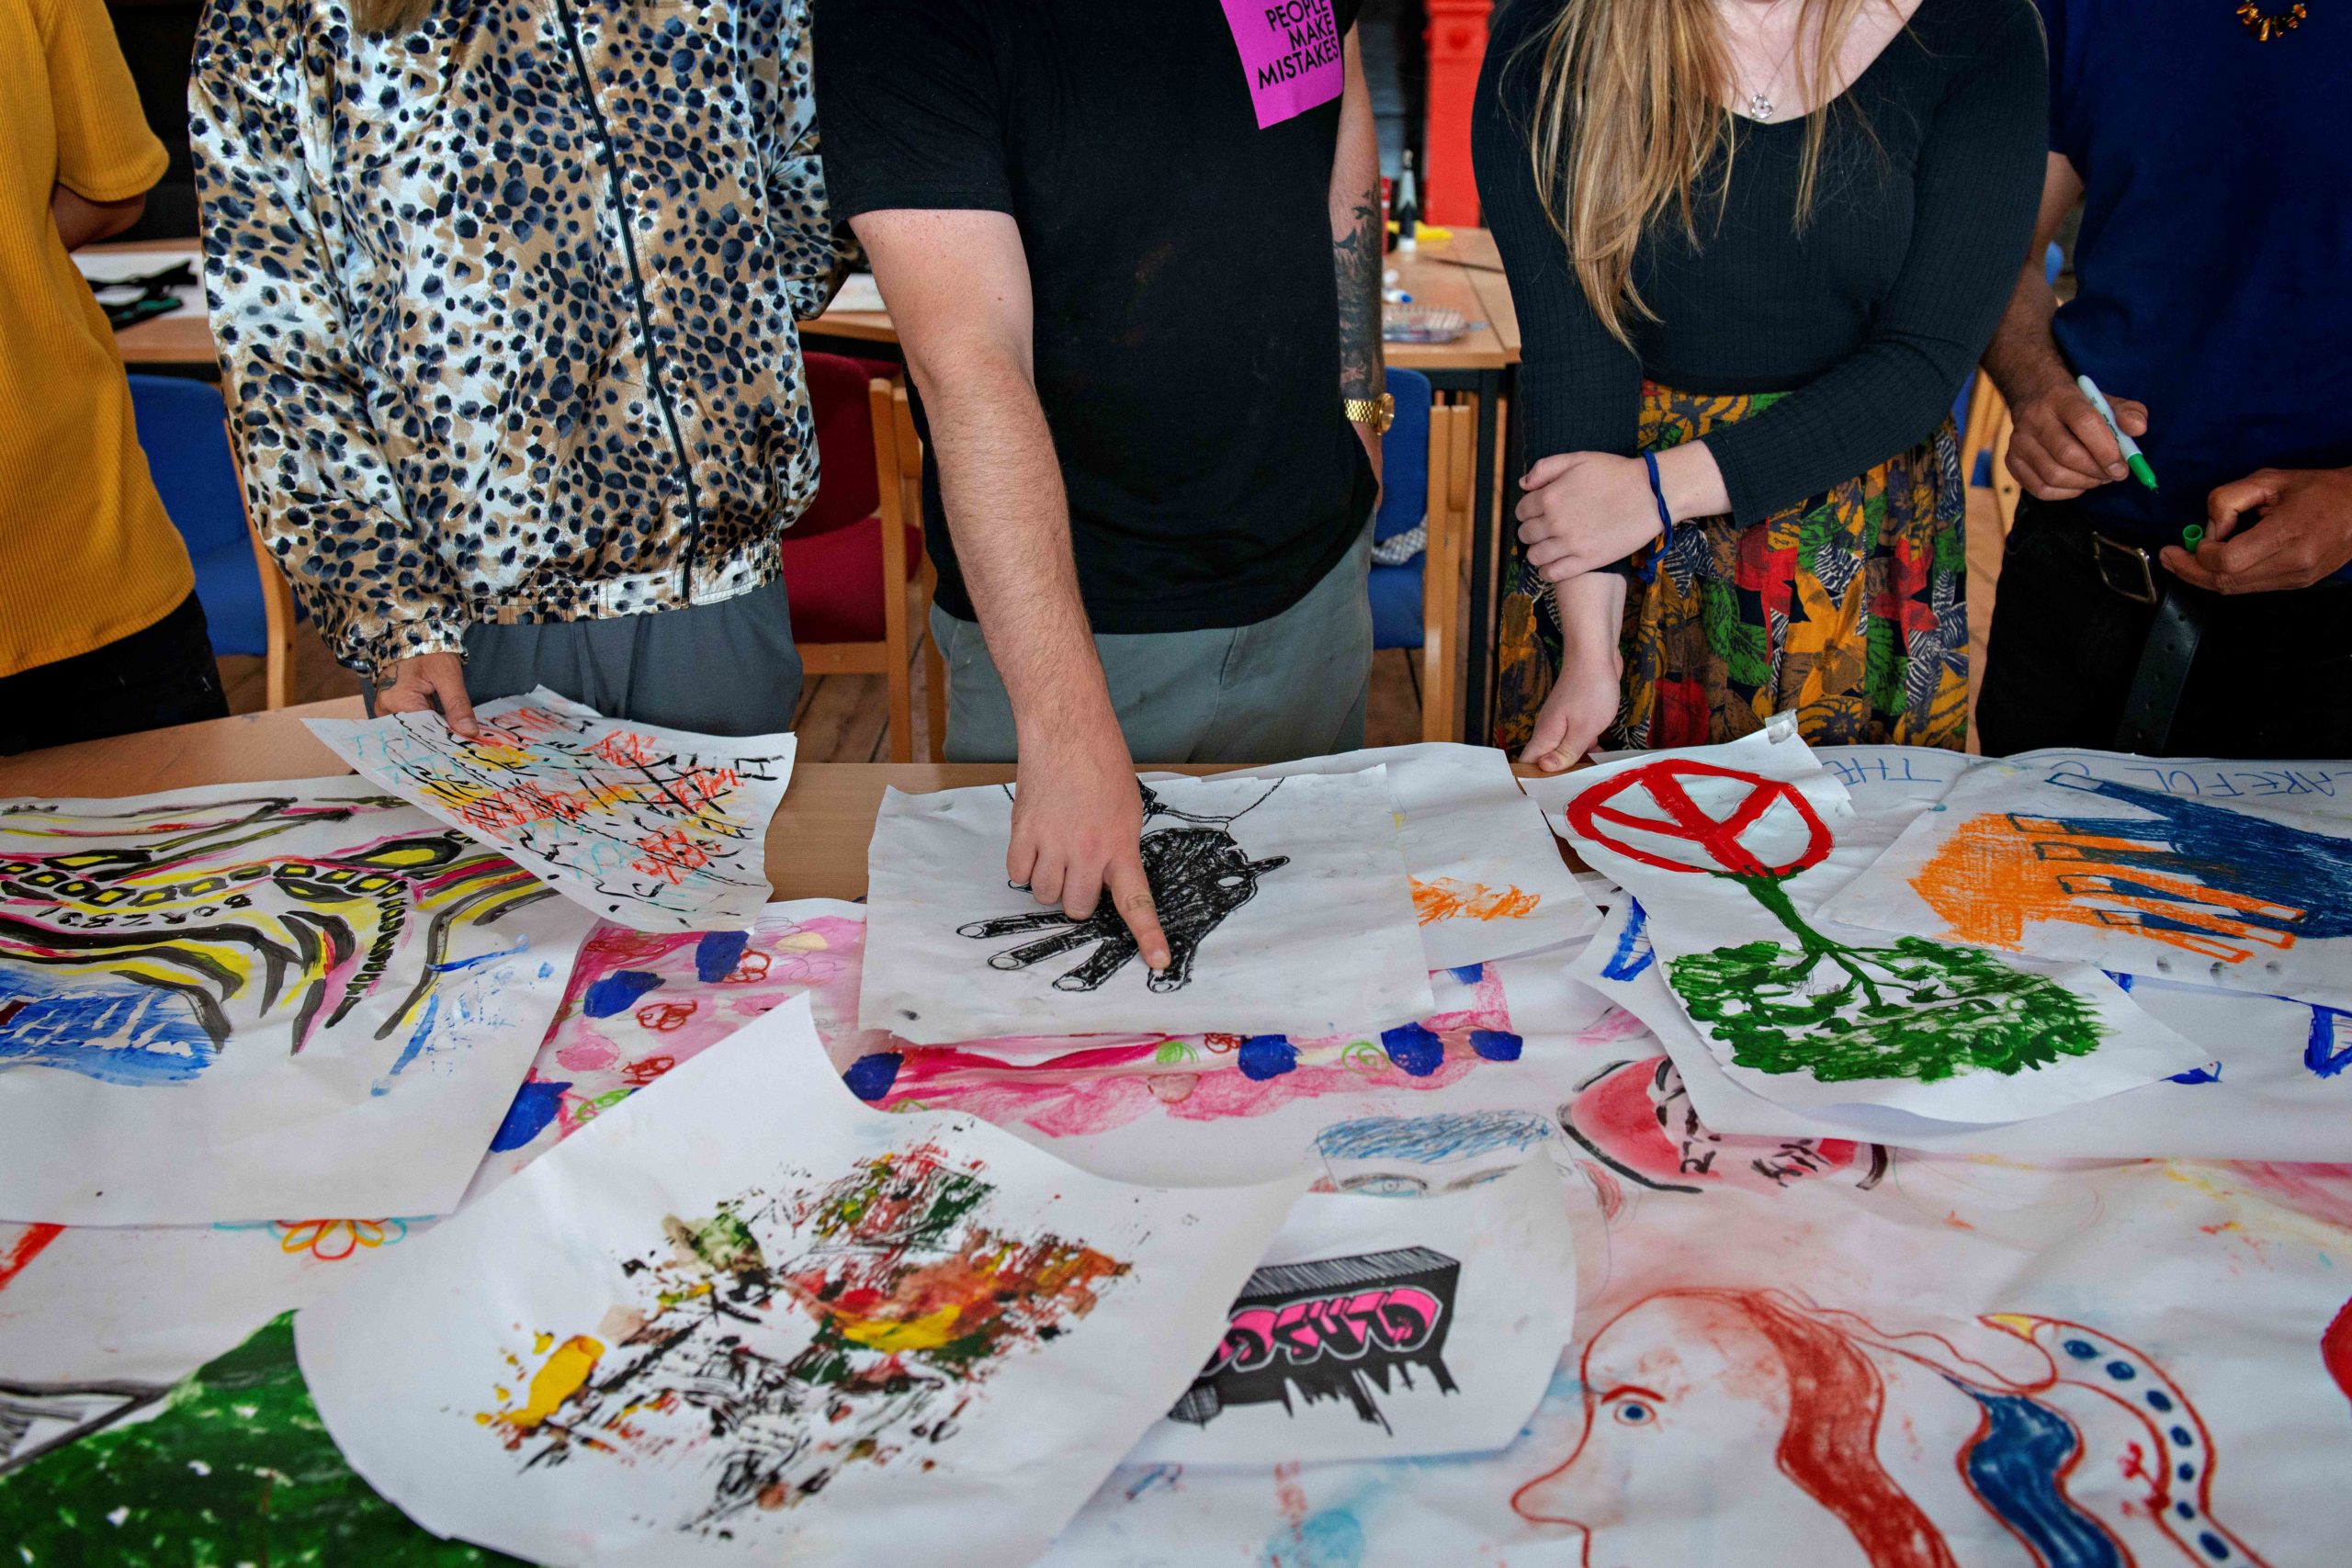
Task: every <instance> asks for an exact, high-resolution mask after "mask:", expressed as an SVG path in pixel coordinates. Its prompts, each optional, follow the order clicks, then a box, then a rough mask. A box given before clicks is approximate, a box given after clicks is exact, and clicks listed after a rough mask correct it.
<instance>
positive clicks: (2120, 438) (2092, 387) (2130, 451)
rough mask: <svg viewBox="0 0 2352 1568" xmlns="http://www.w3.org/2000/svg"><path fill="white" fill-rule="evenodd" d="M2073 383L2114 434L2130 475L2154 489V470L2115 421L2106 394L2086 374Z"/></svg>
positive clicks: (2111, 433) (2137, 444)
mask: <svg viewBox="0 0 2352 1568" xmlns="http://www.w3.org/2000/svg"><path fill="white" fill-rule="evenodd" d="M2075 386H2077V387H2080V388H2081V389H2083V396H2085V397H2086V398H2088V399H2089V400H2091V407H2093V408H2095V409H2097V410H2098V416H2099V418H2101V419H2103V420H2105V421H2107V430H2108V434H2110V435H2112V436H2114V437H2115V444H2116V446H2120V447H2121V448H2122V450H2123V462H2124V466H2125V467H2126V468H2130V469H2131V477H2132V478H2133V479H2138V480H2139V481H2140V482H2141V483H2142V484H2143V485H2146V486H2147V487H2148V488H2149V489H2150V490H2154V489H2155V488H2156V471H2155V470H2154V468H2150V467H2148V459H2146V458H2145V457H2142V456H2140V444H2139V443H2138V442H2136V441H2134V440H2132V439H2131V437H2130V436H2128V435H2126V434H2123V427H2122V426H2121V425H2120V424H2118V423H2115V411H2114V410H2113V409H2111V408H2109V407H2108V406H2107V394H2106V393H2104V392H2102V391H2100V390H2099V389H2098V382H2096V381H2094V380H2092V379H2091V378H2089V377H2087V376H2077V377H2075Z"/></svg>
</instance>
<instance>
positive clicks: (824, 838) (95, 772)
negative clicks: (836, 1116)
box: [0, 697, 1532, 898]
mask: <svg viewBox="0 0 2352 1568" xmlns="http://www.w3.org/2000/svg"><path fill="white" fill-rule="evenodd" d="M361 716H362V714H361V711H360V705H359V699H358V698H357V697H341V698H338V699H336V700H335V701H334V702H328V703H309V704H305V705H302V706H300V707H289V708H279V709H277V711H275V712H271V713H253V714H243V715H240V716H237V717H234V718H215V719H208V720H206V721H205V722H203V723H201V724H183V725H180V726H177V727H176V728H170V729H151V730H147V731H145V732H143V733H141V734H138V735H123V736H118V737H116V738H115V739H111V740H85V741H83V742H81V743H80V744H78V745H74V746H58V747H52V748H51V749H50V750H45V751H27V752H24V753H22V754H21V755H18V756H15V757H0V801H5V800H10V799H17V798H22V797H31V796H41V797H47V798H51V799H57V798H74V797H80V796H89V797H92V798H96V799H106V798H108V797H112V796H117V795H152V794H156V793H159V792H161V791H164V790H173V789H192V788H194V787H196V786H197V785H198V784H268V783H275V782H277V781H278V780H282V779H324V778H338V777H342V776H345V775H346V774H348V773H350V772H351V770H350V769H349V768H348V767H346V766H345V765H344V761H343V759H342V758H340V757H338V756H336V755H335V754H334V752H332V751H330V750H327V749H326V748H325V747H324V746H322V745H321V744H319V742H318V741H317V740H316V739H313V738H312V736H311V732H310V731H309V730H308V729H306V728H303V726H302V720H304V719H305V718H358V717H361ZM1238 765H1239V764H1235V763H1227V764H1217V765H1208V766H1189V767H1179V768H1173V769H1167V770H1162V771H1166V772H1175V773H1219V772H1222V771H1223V770H1224V768H1226V767H1229V766H1238ZM1522 771H1523V772H1532V770H1522ZM1011 780H1012V768H1011V767H1009V766H1005V765H1002V764H998V763H989V762H809V763H806V764H804V765H802V766H800V767H797V768H795V769H793V771H792V783H791V784H790V786H789V787H788V788H786V791H785V795H784V804H783V806H781V807H778V808H777V810H776V814H775V822H774V823H773V824H772V825H771V826H770V827H769V829H768V853H767V873H768V885H769V886H771V887H773V888H774V889H775V897H778V898H863V897H865V847H866V844H867V842H868V841H869V840H872V838H873V837H874V818H875V814H876V812H878V811H879V810H881V808H882V792H883V790H884V789H885V788H896V789H899V790H903V791H905V792H907V793H908V794H910V795H920V794H922V793H924V792H926V791H930V790H939V789H963V788H967V787H969V786H970V785H973V784H1006V783H1009V782H1011Z"/></svg>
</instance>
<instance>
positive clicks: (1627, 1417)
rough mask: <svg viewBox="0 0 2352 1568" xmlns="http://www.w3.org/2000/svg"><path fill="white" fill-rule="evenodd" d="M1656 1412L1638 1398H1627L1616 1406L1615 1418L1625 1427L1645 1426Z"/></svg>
mask: <svg viewBox="0 0 2352 1568" xmlns="http://www.w3.org/2000/svg"><path fill="white" fill-rule="evenodd" d="M1655 1416H1657V1412H1656V1411H1655V1410H1652V1409H1651V1408H1650V1407H1649V1406H1648V1405H1646V1404H1643V1403H1642V1402H1641V1401H1640V1400H1638V1399H1629V1400H1627V1401H1625V1402H1624V1403H1623V1404H1620V1405H1619V1406H1617V1419H1618V1421H1619V1422H1620V1423H1621V1424H1622V1425H1624V1426H1627V1427H1646V1426H1648V1425H1649V1424H1650V1422H1651V1420H1652V1419H1653V1418H1654V1417H1655Z"/></svg>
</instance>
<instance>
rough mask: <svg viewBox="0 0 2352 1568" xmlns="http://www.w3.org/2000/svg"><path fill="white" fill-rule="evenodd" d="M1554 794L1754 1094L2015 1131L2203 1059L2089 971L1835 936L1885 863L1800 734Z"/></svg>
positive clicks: (1605, 775) (1609, 773) (1687, 754)
mask: <svg viewBox="0 0 2352 1568" xmlns="http://www.w3.org/2000/svg"><path fill="white" fill-rule="evenodd" d="M1542 790H1543V793H1544V797H1545V798H1546V799H1547V800H1549V801H1552V802H1554V803H1555V805H1556V807H1557V808H1558V809H1559V810H1561V811H1562V812H1563V814H1564V815H1563V820H1564V821H1565V824H1566V828H1567V830H1568V832H1569V834H1570V837H1571V840H1572V841H1573V842H1574V843H1575V844H1576V846H1577V852H1579V853H1580V854H1582V855H1583V856H1584V858H1585V859H1586V861H1587V862H1588V863H1590V864H1592V865H1593V866H1595V867H1597V868H1598V869H1600V871H1602V872H1603V873H1605V874H1608V875H1610V876H1611V877H1612V878H1613V879H1615V880H1616V881H1617V882H1619V883H1620V884H1622V885H1623V886H1625V887H1626V888H1627V889H1629V890H1630V891H1631V892H1632V893H1633V894H1634V896H1635V897H1639V898H1640V899H1641V901H1642V904H1643V907H1644V908H1645V909H1647V910H1648V912H1649V917H1650V923H1651V929H1650V937H1651V941H1652V942H1653V943H1655V944H1656V946H1657V951H1658V953H1660V955H1661V957H1662V958H1663V959H1664V960H1665V963H1666V966H1667V973H1668V976H1669V977H1670V981H1671V985H1672V988H1673V990H1674V992H1675V996H1676V1000H1677V1001H1678V1003H1679V1004H1680V1006H1681V1008H1682V1010H1683V1011H1684V1012H1685V1013H1687V1014H1689V1015H1690V1016H1691V1018H1692V1019H1693V1020H1694V1021H1697V1022H1699V1023H1700V1025H1701V1028H1700V1032H1701V1033H1702V1035H1704V1036H1705V1037H1706V1038H1707V1039H1708V1041H1709V1043H1710V1048H1711V1049H1713V1051H1714V1052H1715V1054H1716V1056H1717V1059H1718V1061H1719V1062H1720V1063H1721V1064H1722V1066H1724V1070H1725V1071H1726V1072H1727V1073H1728V1074H1729V1075H1730V1076H1731V1077H1733V1078H1734V1079H1735V1080H1736V1081H1738V1082H1740V1083H1741V1084H1742V1085H1744V1086H1745V1087H1747V1089H1750V1090H1751V1091H1752V1092H1754V1093H1757V1094H1759V1095H1762V1096H1764V1097H1766V1098H1768V1099H1771V1100H1779V1101H1781V1103H1783V1104H1788V1105H1796V1106H1808V1107H1820V1106H1829V1105H1850V1104H1874V1105H1885V1106H1893V1107H1896V1108H1899V1109H1901V1110H1903V1111H1908V1112H1911V1113H1913V1114H1915V1115H1920V1116H1929V1117H1934V1118H1936V1119H1938V1120H1940V1121H1944V1122H2009V1121H2017V1120H2019V1119H2022V1118H2025V1117H2030V1116H2037V1115H2044V1114H2049V1113H2051V1112H2053V1111H2061V1110H2064V1109H2066V1108H2068V1107H2071V1106H2075V1105H2078V1104H2081V1103H2083V1102H2086V1101H2088V1100H2097V1099H2099V1098H2101V1097H2103V1096H2106V1095H2110V1094H2116V1093H2120V1092H2121V1091H2123V1090H2125V1089H2134V1088H2137V1087H2140V1086H2142V1085H2144V1084H2149V1083H2153V1082H2154V1081H2156V1080H2158V1079H2160V1078H2163V1077H2168V1076H2170V1075H2172V1074H2174V1073H2178V1072H2183V1071H2187V1070H2189V1069H2191V1068H2194V1067H2197V1066H2201V1065H2202V1064H2203V1061H2204V1060H2205V1058H2203V1057H2201V1056H2200V1055H2199V1053H2198V1052H2197V1050H2196V1049H2195V1047H2193V1046H2191V1045H2190V1044H2189V1043H2188V1042H2186V1041H2184V1040H2182V1039H2181V1038H2180V1037H2179V1036H2177V1034H2175V1033H2173V1032H2171V1031H2170V1030H2167V1029H2165V1028H2164V1027H2163V1026H2162V1025H2160V1024H2158V1023H2156V1022H2155V1021H2154V1020H2153V1019H2151V1018H2149V1017H2148V1016H2147V1015H2146V1014H2144V1013H2143V1012H2142V1011H2140V1010H2138V1009H2136V1008H2134V1007H2132V1006H2131V1001H2130V998H2128V997H2126V996H2125V995H2124V994H2123V992H2122V991H2121V990H2120V988H2119V987H2117V986H2116V985H2115V983H2114V982H2113V981H2112V980H2109V978H2107V977H2106V976H2103V975H2100V974H2099V973H2098V971H2096V970H2094V969H2091V968H2089V967H2088V966H2086V965H2076V966H2072V967H2062V966H2056V965H2047V964H2035V963H2032V962H2031V961H2028V960H2021V959H1987V958H1985V957H1982V956H1979V955H1977V954H1974V953H1969V952H1967V951H1965V950H1963V949H1960V948H1956V947H1952V946H1950V945H1948V944H1936V943H1928V942H1917V941H1912V942H1894V941H1890V940H1888V939H1886V938H1884V937H1883V936H1878V935H1873V934H1871V933H1867V932H1860V931H1852V930H1850V929H1845V928H1840V927H1837V926H1834V925H1829V924H1826V923H1825V922H1824V921H1823V920H1822V919H1820V918H1819V916H1818V915H1817V914H1816V913H1815V910H1816V909H1817V908H1818V906H1819V904H1820V900H1821V898H1822V897H1823V896H1824V895H1825V893H1826V891H1827V890H1830V889H1834V888H1835V887H1837V886H1840V885H1842V883H1843V882H1844V881H1845V880H1846V879H1848V878H1849V877H1851V876H1853V875H1854V874H1857V873H1858V872H1859V871H1860V869H1861V868H1862V867H1863V866H1864V865H1866V864H1867V863H1869V859H1870V857H1871V855H1872V854H1874V853H1876V852H1878V850H1877V847H1876V846H1875V845H1874V844H1871V842H1870V841H1869V840H1870V837H1871V835H1869V834H1867V833H1858V832H1857V831H1856V824H1857V818H1856V814H1855V812H1854V809H1853V807H1852V803H1851V801H1850V798H1849V795H1848V794H1847V792H1846V789H1845V786H1844V785H1842V784H1839V783H1838V781H1837V780H1836V779H1835V778H1833V777H1832V776H1831V775H1830V774H1829V773H1826V771H1825V770H1823V769H1822V768H1821V767H1820V766H1819V764H1818V763H1816V762H1815V760H1814V757H1813V754H1812V753H1811V751H1810V750H1808V749H1807V748H1806V747H1805V745H1804V742H1803V741H1802V740H1800V739H1796V738H1795V735H1794V732H1793V729H1792V728H1784V727H1781V726H1779V725H1776V726H1774V727H1773V728H1769V729H1766V730H1760V731H1758V732H1757V733H1756V734H1753V735H1750V736H1747V737H1746V738H1745V739H1741V740H1738V741H1735V742H1733V743H1731V744H1729V745H1725V746H1713V747H1700V748H1693V749H1691V750H1681V751H1669V752H1659V753H1655V754H1648V755H1645V756H1641V757H1635V758H1629V759H1625V760H1622V761H1615V762H1611V763H1608V764H1605V765H1603V766H1601V767H1598V768H1594V769H1590V770H1587V771H1585V772H1581V773H1575V774H1571V775H1568V776H1567V777H1566V779H1559V780H1547V781H1544V784H1543V785H1542ZM1849 839H1851V840H1853V841H1852V842H1848V841H1846V840H1849Z"/></svg>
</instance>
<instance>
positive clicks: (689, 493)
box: [555, 0, 702, 606]
mask: <svg viewBox="0 0 2352 1568" xmlns="http://www.w3.org/2000/svg"><path fill="white" fill-rule="evenodd" d="M555 8H556V15H557V16H558V17H560V18H561V19H562V22H563V36H564V41H565V42H566V43H567V44H569V45H570V46H571V69H572V72H573V73H574V74H576V75H577V76H578V77H579V78H580V96H581V99H582V101H583V102H584V103H585V104H586V105H587V106H588V117H589V118H590V120H591V121H592V122H593V123H594V126H595V130H596V141H597V143H598V144H599V145H600V146H601V147H603V148H604V151H605V172H606V174H607V175H609V176H610V177H611V181H612V189H613V217H614V220H615V221H616V222H617V223H618V224H619V225H620V231H621V253H622V254H624V255H626V256H627V257H628V275H629V280H630V281H631V282H632V283H634V284H636V286H637V327H638V332H639V335H640V337H641V338H642V339H643V342H644V347H645V379H646V381H647V383H648V384H649V385H650V387H651V388H652V389H653V401H654V403H655V404H656V405H657V406H658V407H660V409H661V410H662V427H663V428H664V429H666V430H667V431H668V432H669V433H670V449H671V450H672V452H673V453H674V454H675V455H676V457H677V459H678V482H679V484H680V485H681V486H682V487H683V488H684V491H685V501H686V553H685V558H684V560H682V561H681V562H680V563H679V567H678V591H679V592H680V593H681V594H682V595H683V596H684V600H685V603H686V604H687V605H689V606H691V605H692V604H694V602H695V552H696V551H697V549H698V548H699V547H700V546H701V542H702V502H701V501H700V499H699V498H698V497H697V496H696V495H695V471H694V465H693V464H692V463H691V462H689V461H688V460H687V457H686V438H685V436H684V434H683V433H682V432H681V431H680V430H679V429H678V413H677V410H676V409H674V408H673V407H672V406H671V403H670V393H669V390H668V389H667V388H666V387H665V386H664V385H663V383H662V351H661V350H660V349H659V348H658V347H657V346H656V345H655V344H654V341H653V310H652V307H651V306H650V305H649V304H648V303H647V302H646V297H645V269H644V267H643V266H642V265H639V261H638V257H637V230H636V226H635V224H634V222H633V221H632V214H633V211H634V209H633V208H632V207H631V206H630V204H629V199H628V187H627V186H624V185H623V184H622V183H621V160H620V153H619V152H618V150H617V149H616V148H615V146H614V145H613V130H612V127H611V126H610V125H609V124H607V123H606V122H605V109H604V106H603V105H602V104H600V103H598V102H597V101H596V84H595V80H594V77H592V76H591V75H590V74H589V73H588V54H587V51H585V50H584V49H582V47H581V44H580V24H579V22H578V20H577V19H576V18H575V17H573V16H572V12H571V0H556V7H555Z"/></svg>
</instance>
